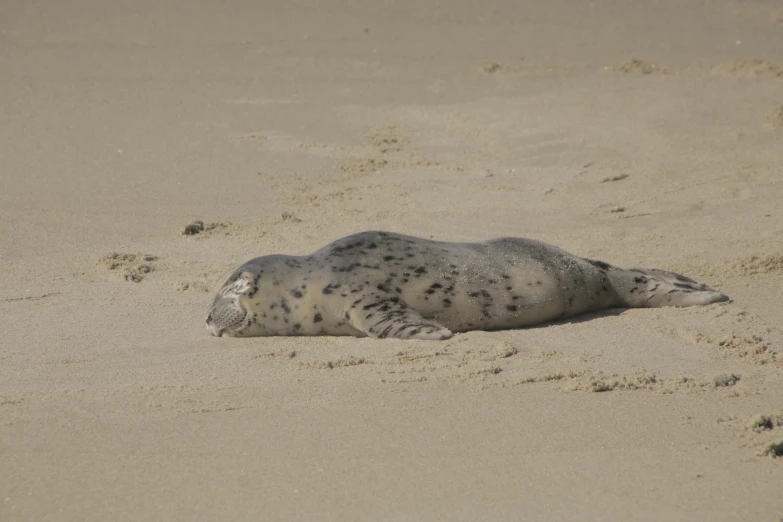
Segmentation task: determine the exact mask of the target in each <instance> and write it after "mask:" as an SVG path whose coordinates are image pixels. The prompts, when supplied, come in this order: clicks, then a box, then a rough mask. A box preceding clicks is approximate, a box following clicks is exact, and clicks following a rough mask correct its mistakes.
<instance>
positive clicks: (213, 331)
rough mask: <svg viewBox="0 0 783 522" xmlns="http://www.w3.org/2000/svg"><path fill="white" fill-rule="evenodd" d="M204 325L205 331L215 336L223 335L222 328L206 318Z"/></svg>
mask: <svg viewBox="0 0 783 522" xmlns="http://www.w3.org/2000/svg"><path fill="white" fill-rule="evenodd" d="M206 327H207V331H208V332H209V333H211V334H212V335H214V336H215V337H221V336H222V335H223V329H222V328H218V327H217V326H215V324H214V323H212V322H211V321H210V320H209V319H207V324H206Z"/></svg>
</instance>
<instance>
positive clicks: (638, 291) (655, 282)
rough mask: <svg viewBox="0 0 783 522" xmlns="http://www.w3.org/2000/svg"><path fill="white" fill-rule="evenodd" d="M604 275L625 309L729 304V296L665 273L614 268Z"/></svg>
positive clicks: (644, 269)
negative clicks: (607, 277) (725, 302)
mask: <svg viewBox="0 0 783 522" xmlns="http://www.w3.org/2000/svg"><path fill="white" fill-rule="evenodd" d="M613 268H614V267H613ZM607 275H608V276H609V280H610V281H611V283H612V286H613V287H614V289H615V291H616V292H617V295H618V296H619V297H620V299H622V301H623V302H624V304H625V305H626V306H628V307H629V308H658V307H662V306H699V305H708V304H712V303H722V302H724V301H728V300H729V296H727V295H725V294H722V293H720V292H718V291H716V290H713V289H712V288H710V287H709V286H707V285H705V284H702V283H697V282H696V281H694V280H693V279H689V278H687V277H685V276H683V275H680V274H676V273H674V272H667V271H666V270H658V269H656V268H631V269H628V270H623V269H619V268H614V269H613V270H609V271H608V273H607Z"/></svg>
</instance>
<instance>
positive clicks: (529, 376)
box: [0, 0, 783, 522]
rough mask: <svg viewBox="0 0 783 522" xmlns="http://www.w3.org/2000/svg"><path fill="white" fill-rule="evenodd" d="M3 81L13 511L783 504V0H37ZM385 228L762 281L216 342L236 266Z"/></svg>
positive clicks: (17, 29)
mask: <svg viewBox="0 0 783 522" xmlns="http://www.w3.org/2000/svg"><path fill="white" fill-rule="evenodd" d="M0 71H1V72H0V121H2V125H0V158H1V163H0V169H1V170H0V176H1V180H2V185H1V186H0V262H1V263H2V275H1V276H0V327H1V328H2V331H3V338H2V341H0V479H1V480H0V520H3V521H14V520H19V521H22V520H80V521H83V520H244V519H247V520H262V519H263V520H341V521H342V520H395V521H398V520H406V521H407V520H576V519H578V520H743V521H747V520H763V521H773V522H777V521H778V520H780V519H781V517H783V494H781V492H783V458H772V457H770V456H768V455H767V456H765V455H763V453H764V452H765V451H767V452H768V453H769V452H770V451H771V452H772V453H774V452H775V451H774V444H775V443H776V442H779V441H783V301H782V300H781V298H780V296H781V292H783V203H781V201H783V7H781V4H780V3H779V2H777V1H776V0H766V1H765V0H754V1H739V0H737V1H732V0H712V1H710V0H704V1H697V0H662V1H659V2H641V1H640V2H625V1H621V0H614V1H600V0H599V1H594V2H589V3H588V2H576V1H566V0H559V1H549V2H544V1H543V0H542V1H538V2H533V1H526V2H525V1H516V0H514V1H512V0H484V1H481V2H467V1H454V2H444V1H435V0H424V1H412V0H403V1H394V2H391V1H388V2H386V1H383V2H362V1H358V0H344V1H339V2H338V1H336V0H329V1H320V2H315V1H306V0H302V1H293V2H283V1H280V2H275V3H273V2H251V1H247V2H241V1H234V0H230V1H228V2H219V3H218V2H207V1H200V2H186V1H172V2H165V3H160V2H153V1H146V2H138V1H134V2H98V1H90V0H75V1H72V2H56V1H53V0H49V1H36V0H32V1H30V2H6V3H4V5H3V8H2V15H0ZM194 220H201V221H203V222H204V223H205V225H206V227H205V230H204V231H202V232H201V233H199V234H196V235H183V233H182V232H183V230H184V229H185V227H186V226H187V225H188V224H190V223H192V222H193V221H194ZM366 229H386V230H393V231H398V232H403V233H409V234H415V235H420V236H424V237H432V238H436V239H442V240H483V239H488V238H490V237H493V236H500V235H516V236H524V237H532V238H536V239H540V240H544V241H547V242H550V243H554V244H557V245H558V246H560V247H562V248H565V249H566V250H569V251H571V252H573V253H576V254H579V255H583V256H588V257H593V258H599V259H603V260H605V261H608V262H611V263H614V264H617V265H620V266H627V265H641V266H651V267H659V268H667V269H670V270H677V271H682V272H683V273H686V274H687V275H689V276H691V277H694V278H696V279H699V280H701V281H704V282H706V283H708V284H710V285H711V286H713V287H715V288H717V289H719V290H721V291H723V292H725V293H727V294H729V295H730V296H731V297H732V298H733V301H732V302H731V303H728V304H725V305H715V306H710V307H701V308H688V309H674V308H669V309H654V310H630V311H623V312H622V313H620V312H619V311H614V312H610V313H606V314H597V315H593V316H590V317H586V318H579V319H578V320H574V321H567V322H562V323H556V324H551V325H545V326H541V327H538V328H531V329H526V330H518V331H501V332H491V333H490V332H471V333H467V334H459V335H457V336H455V337H454V338H453V339H451V340H449V341H446V342H441V343H438V342H424V341H412V342H404V341H397V340H386V341H374V340H369V339H355V338H330V337H319V338H256V339H230V338H214V337H211V336H209V335H208V334H207V332H206V331H205V329H204V325H203V321H204V317H205V315H206V311H207V308H208V306H209V304H210V302H211V299H212V293H213V292H214V291H215V290H216V289H217V288H218V287H219V286H220V285H221V283H222V281H223V280H224V278H225V277H226V275H227V274H228V273H230V272H231V271H232V270H233V268H234V267H235V266H237V265H238V264H239V263H241V262H243V261H245V260H246V259H249V258H251V257H256V256H258V255H263V254H267V253H276V252H284V253H290V254H305V253H309V252H311V251H314V250H315V249H317V248H319V247H320V246H322V245H324V244H326V243H328V242H330V241H332V240H333V239H336V238H338V237H341V236H343V235H346V234H348V233H351V232H356V231H361V230H366ZM770 448H772V449H770ZM780 451H783V449H782V450H780Z"/></svg>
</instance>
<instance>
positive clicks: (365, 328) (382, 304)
mask: <svg viewBox="0 0 783 522" xmlns="http://www.w3.org/2000/svg"><path fill="white" fill-rule="evenodd" d="M345 318H346V319H347V320H348V322H349V323H351V326H353V327H354V328H356V329H357V330H359V331H361V332H362V333H364V334H366V335H367V336H369V337H373V338H375V339H384V338H387V337H390V338H396V339H424V340H435V341H438V340H444V339H448V338H450V337H451V336H452V333H451V330H449V329H448V328H444V327H443V326H441V325H439V324H438V323H435V322H433V321H430V320H428V319H425V318H424V317H422V316H421V314H420V313H419V312H417V311H416V310H413V309H412V308H408V306H407V305H406V304H405V303H404V302H403V301H402V299H400V298H399V297H398V296H396V295H390V294H369V295H366V296H364V297H362V298H360V299H357V300H356V301H354V302H352V303H351V305H350V306H349V308H348V310H346V312H345Z"/></svg>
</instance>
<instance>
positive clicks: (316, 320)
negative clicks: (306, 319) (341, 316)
mask: <svg viewBox="0 0 783 522" xmlns="http://www.w3.org/2000/svg"><path fill="white" fill-rule="evenodd" d="M323 320H324V316H322V315H321V314H315V315H314V316H313V322H314V323H320V322H321V321H323Z"/></svg>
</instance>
